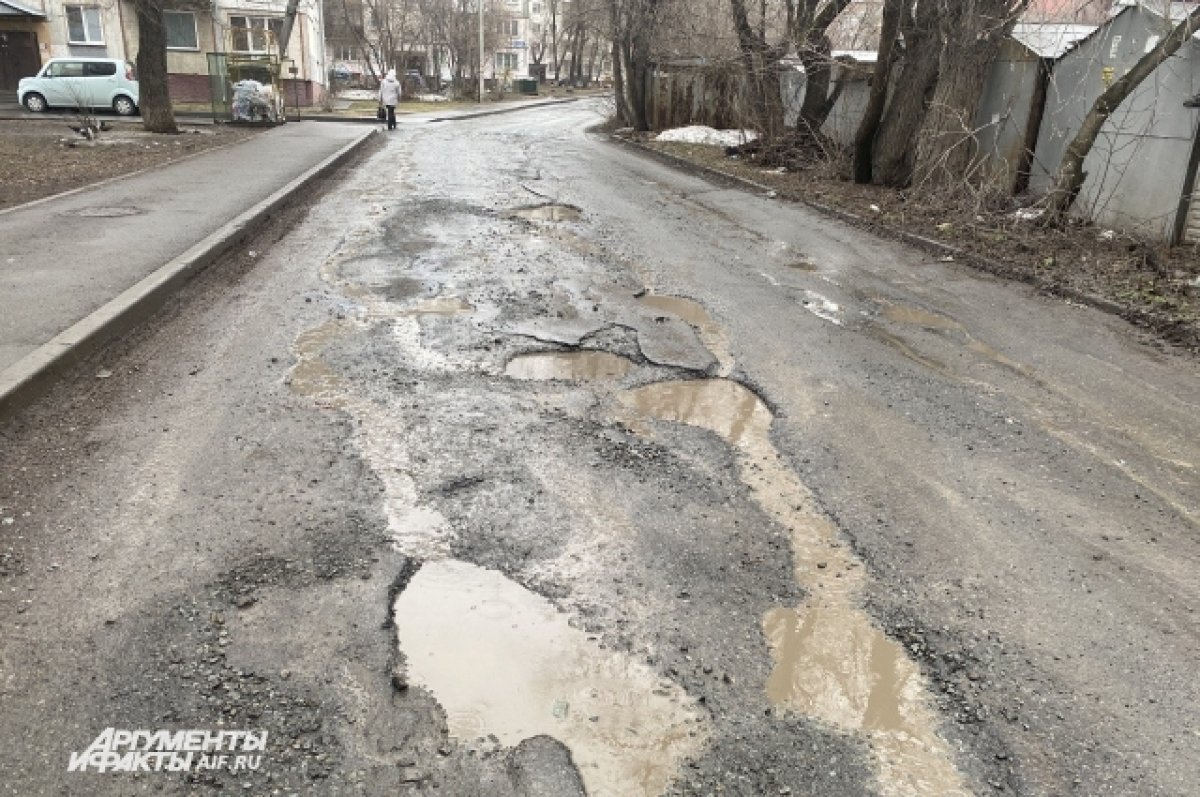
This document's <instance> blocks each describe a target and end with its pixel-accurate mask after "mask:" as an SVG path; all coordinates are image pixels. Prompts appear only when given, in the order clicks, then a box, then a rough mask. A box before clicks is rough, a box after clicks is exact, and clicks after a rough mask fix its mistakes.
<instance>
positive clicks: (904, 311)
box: [875, 299, 1036, 379]
mask: <svg viewBox="0 0 1200 797" xmlns="http://www.w3.org/2000/svg"><path fill="white" fill-rule="evenodd" d="M875 301H876V303H877V304H880V305H882V308H883V309H882V310H881V311H880V316H881V317H883V318H885V319H887V320H888V321H891V322H893V323H896V324H903V325H907V326H916V327H921V328H922V329H927V330H930V331H934V332H955V333H958V334H959V335H961V336H962V338H963V340H964V341H965V344H966V347H967V349H968V350H969V351H971V352H974V353H975V354H978V355H979V356H981V357H983V358H984V359H986V360H990V361H991V362H993V363H995V364H996V365H1000V366H1002V367H1004V368H1007V369H1008V370H1010V371H1013V372H1015V373H1017V374H1020V375H1021V376H1024V377H1028V378H1035V377H1034V375H1033V373H1032V372H1031V371H1030V370H1029V369H1028V368H1027V367H1025V366H1024V365H1022V364H1021V363H1018V362H1016V361H1014V360H1012V359H1010V358H1008V357H1006V356H1005V355H1004V354H1002V353H1001V352H999V351H997V350H996V349H994V348H993V347H991V346H989V345H987V344H986V343H983V342H982V341H980V340H977V339H976V338H975V337H974V336H973V335H971V333H970V332H968V331H967V328H966V327H965V326H963V325H962V324H961V323H960V322H958V321H955V320H954V319H953V318H950V317H949V316H945V315H942V314H941V313H935V312H932V311H930V310H925V309H923V308H920V307H913V306H910V305H905V304H898V303H893V302H890V301H888V300H886V299H876V300H875ZM905 355H906V356H910V359H914V360H917V361H918V362H920V358H918V357H917V356H915V355H910V354H909V352H905ZM1035 379H1036V378H1035Z"/></svg>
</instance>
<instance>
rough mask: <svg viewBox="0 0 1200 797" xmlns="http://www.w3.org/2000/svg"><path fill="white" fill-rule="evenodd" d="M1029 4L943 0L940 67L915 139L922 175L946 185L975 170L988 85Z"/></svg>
mask: <svg viewBox="0 0 1200 797" xmlns="http://www.w3.org/2000/svg"><path fill="white" fill-rule="evenodd" d="M1027 5H1029V0H939V10H938V28H939V33H940V38H941V42H940V45H941V53H940V56H939V59H940V62H941V65H940V68H939V71H938V81H937V87H936V89H935V90H934V94H933V98H932V101H931V102H930V104H929V108H928V111H927V113H926V114H925V118H924V121H923V124H922V127H921V132H920V134H919V135H918V137H917V141H916V147H917V157H916V164H915V168H914V174H915V175H916V176H917V178H918V179H920V180H922V181H927V182H931V183H933V184H935V185H938V186H945V185H946V184H948V183H953V182H955V181H958V180H960V179H962V178H963V177H964V176H965V175H967V174H968V173H970V172H971V171H973V170H972V165H973V160H974V159H975V158H976V157H977V154H978V153H977V151H976V146H975V144H976V137H975V117H976V115H977V113H978V111H979V100H980V97H981V96H982V94H983V87H984V83H985V82H986V81H987V75H988V72H989V71H990V70H991V68H992V64H993V62H994V61H995V60H996V55H997V54H998V53H999V52H1000V45H1001V43H1002V42H1003V41H1004V39H1005V38H1007V37H1008V35H1009V34H1010V33H1011V32H1012V27H1013V25H1014V24H1015V23H1016V21H1017V19H1018V18H1019V17H1020V15H1021V12H1022V11H1024V10H1025V7H1026V6H1027Z"/></svg>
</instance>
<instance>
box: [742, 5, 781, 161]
mask: <svg viewBox="0 0 1200 797" xmlns="http://www.w3.org/2000/svg"><path fill="white" fill-rule="evenodd" d="M729 4H730V9H731V10H732V11H733V19H734V26H735V27H736V29H737V36H738V49H739V51H740V52H741V55H742V67H743V69H744V70H745V73H746V85H747V87H748V89H749V94H750V108H751V112H752V113H753V114H754V126H755V128H756V129H757V130H758V133H759V135H760V136H761V137H762V140H763V142H764V143H767V142H771V141H776V140H778V139H779V138H780V137H781V136H782V133H783V95H782V93H781V92H780V90H779V58H780V53H779V51H778V49H777V48H771V47H769V46H768V45H767V43H766V41H764V40H763V39H762V38H761V37H760V36H758V35H757V33H756V32H755V30H754V28H753V26H752V25H751V24H750V15H749V14H748V13H747V12H746V4H745V2H744V0H729Z"/></svg>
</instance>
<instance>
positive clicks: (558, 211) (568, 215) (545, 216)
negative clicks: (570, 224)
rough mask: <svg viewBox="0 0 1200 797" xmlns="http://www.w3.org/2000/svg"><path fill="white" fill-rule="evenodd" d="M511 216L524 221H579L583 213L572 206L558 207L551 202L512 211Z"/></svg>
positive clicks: (558, 205)
mask: <svg viewBox="0 0 1200 797" xmlns="http://www.w3.org/2000/svg"><path fill="white" fill-rule="evenodd" d="M513 215H514V216H516V217H517V218H519V219H525V220H526V221H551V222H558V221H579V219H580V218H581V217H582V216H583V211H581V210H580V209H579V208H577V207H575V206H574V205H560V204H557V203H553V202H551V203H547V204H545V205H534V206H533V207H528V208H520V209H518V210H514V211H513Z"/></svg>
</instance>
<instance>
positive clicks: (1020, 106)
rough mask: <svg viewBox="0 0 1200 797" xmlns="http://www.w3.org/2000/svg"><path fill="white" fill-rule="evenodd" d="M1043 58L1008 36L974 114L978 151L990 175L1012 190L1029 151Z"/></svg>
mask: <svg viewBox="0 0 1200 797" xmlns="http://www.w3.org/2000/svg"><path fill="white" fill-rule="evenodd" d="M1041 63H1042V61H1041V59H1040V58H1039V57H1038V56H1037V55H1036V54H1035V53H1033V52H1031V51H1030V50H1029V49H1028V48H1027V47H1025V46H1023V45H1022V44H1020V43H1019V42H1017V41H1014V40H1012V39H1009V40H1008V41H1006V42H1004V44H1003V45H1002V46H1001V49H1000V54H999V56H998V57H997V59H996V62H995V63H994V64H993V65H992V71H991V72H990V73H989V74H988V77H987V82H986V83H985V84H984V88H983V96H982V97H981V99H980V105H979V115H978V116H977V117H976V118H975V128H976V137H977V141H978V152H979V154H980V155H981V156H983V157H986V158H987V166H986V168H987V169H988V172H989V175H990V177H991V179H993V180H996V181H997V182H999V183H1000V184H1002V185H1003V186H1004V187H1005V188H1006V189H1007V190H1009V191H1011V190H1012V189H1013V187H1014V186H1015V185H1016V182H1017V173H1018V169H1019V168H1020V167H1021V165H1022V162H1023V156H1024V155H1025V151H1026V141H1025V136H1026V132H1027V130H1028V128H1029V117H1030V115H1031V114H1032V113H1033V103H1034V98H1035V96H1036V95H1037V89H1038V78H1039V75H1040V73H1041V69H1042V67H1041Z"/></svg>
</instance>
